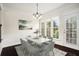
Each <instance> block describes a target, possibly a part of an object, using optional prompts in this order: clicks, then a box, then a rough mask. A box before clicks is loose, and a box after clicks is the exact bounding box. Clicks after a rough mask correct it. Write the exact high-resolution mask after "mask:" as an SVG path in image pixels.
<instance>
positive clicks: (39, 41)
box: [27, 37, 51, 44]
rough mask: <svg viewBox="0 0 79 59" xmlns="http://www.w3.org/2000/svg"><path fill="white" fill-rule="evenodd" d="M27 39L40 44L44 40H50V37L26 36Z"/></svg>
mask: <svg viewBox="0 0 79 59" xmlns="http://www.w3.org/2000/svg"><path fill="white" fill-rule="evenodd" d="M27 40H30V41H32V42H34V43H37V44H42V43H44V42H47V41H50V40H51V39H48V38H42V37H40V38H27Z"/></svg>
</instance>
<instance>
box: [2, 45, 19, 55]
mask: <svg viewBox="0 0 79 59" xmlns="http://www.w3.org/2000/svg"><path fill="white" fill-rule="evenodd" d="M1 56H18V54H17V52H16V50H15V48H14V46H12V47H6V48H3V50H2V52H1Z"/></svg>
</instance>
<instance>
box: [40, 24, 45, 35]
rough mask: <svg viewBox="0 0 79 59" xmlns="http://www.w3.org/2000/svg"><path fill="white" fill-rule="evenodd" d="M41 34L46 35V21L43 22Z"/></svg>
mask: <svg viewBox="0 0 79 59" xmlns="http://www.w3.org/2000/svg"><path fill="white" fill-rule="evenodd" d="M41 34H42V36H43V37H44V36H45V23H41Z"/></svg>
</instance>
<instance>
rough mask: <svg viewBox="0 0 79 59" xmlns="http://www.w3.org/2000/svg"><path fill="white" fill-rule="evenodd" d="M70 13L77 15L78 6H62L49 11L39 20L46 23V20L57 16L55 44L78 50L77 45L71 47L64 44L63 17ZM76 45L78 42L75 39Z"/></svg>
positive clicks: (78, 46)
mask: <svg viewBox="0 0 79 59" xmlns="http://www.w3.org/2000/svg"><path fill="white" fill-rule="evenodd" d="M71 13H73V14H74V13H79V4H64V5H63V6H61V7H59V8H56V9H54V10H51V11H49V12H47V13H46V14H45V15H43V18H42V19H41V20H43V21H46V20H48V19H50V20H51V19H52V18H53V17H56V16H59V18H60V27H59V35H60V37H59V39H58V40H55V39H54V41H55V43H56V44H60V45H63V46H66V47H70V48H74V49H78V50H79V45H72V44H67V43H66V40H65V39H66V37H65V34H66V33H65V20H64V17H65V15H68V14H71ZM77 41H78V43H79V40H78V39H77Z"/></svg>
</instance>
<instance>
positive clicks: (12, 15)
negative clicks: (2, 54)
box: [2, 10, 38, 47]
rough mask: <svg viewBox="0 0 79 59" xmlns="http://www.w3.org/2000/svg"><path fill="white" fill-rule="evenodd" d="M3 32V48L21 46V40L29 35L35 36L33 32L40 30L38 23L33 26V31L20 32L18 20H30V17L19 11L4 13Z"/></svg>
mask: <svg viewBox="0 0 79 59" xmlns="http://www.w3.org/2000/svg"><path fill="white" fill-rule="evenodd" d="M3 16H4V17H3V18H4V19H3V28H2V29H3V32H2V39H3V42H2V45H3V47H7V46H11V45H16V44H20V40H19V39H20V38H25V37H27V36H28V35H29V34H31V35H34V34H33V31H34V30H35V29H37V28H38V24H37V22H34V23H33V24H32V26H34V25H36V26H35V27H33V30H18V29H19V28H18V20H19V19H25V20H27V19H28V16H27V14H26V13H24V12H18V11H11V10H8V11H4V15H3Z"/></svg>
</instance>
